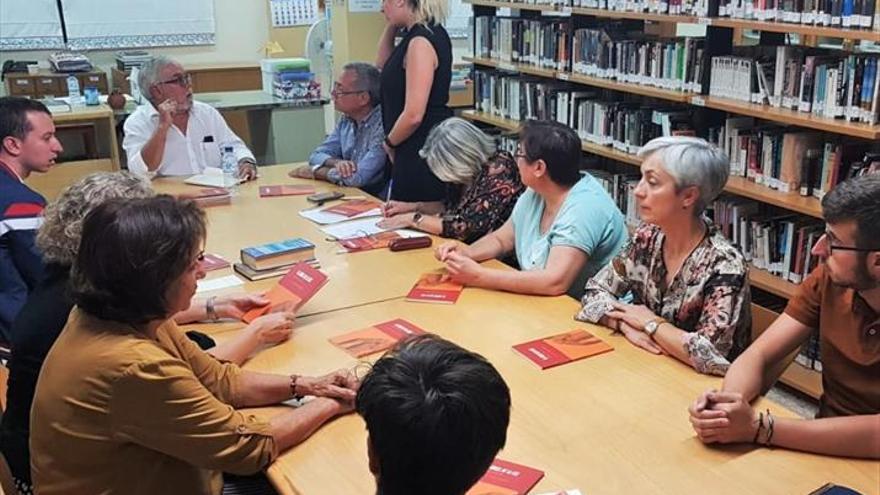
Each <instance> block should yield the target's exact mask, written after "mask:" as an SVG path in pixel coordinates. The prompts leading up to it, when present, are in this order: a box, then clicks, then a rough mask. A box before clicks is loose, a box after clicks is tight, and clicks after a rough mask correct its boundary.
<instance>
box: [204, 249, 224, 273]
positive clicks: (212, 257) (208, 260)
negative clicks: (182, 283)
mask: <svg viewBox="0 0 880 495" xmlns="http://www.w3.org/2000/svg"><path fill="white" fill-rule="evenodd" d="M228 266H229V262H228V261H226V259H225V258H223V257H222V256H220V255H219V254H211V253H205V259H203V260H202V270H205V271H206V272H210V271H213V270H220V269H221V268H226V267H228Z"/></svg>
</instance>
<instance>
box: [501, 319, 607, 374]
mask: <svg viewBox="0 0 880 495" xmlns="http://www.w3.org/2000/svg"><path fill="white" fill-rule="evenodd" d="M513 350H515V351H516V352H518V353H519V354H521V355H522V356H523V357H525V358H526V359H528V360H529V361H531V362H532V363H534V364H536V365H538V367H539V368H541V369H542V370H545V369H547V368H553V367H555V366H559V365H562V364H568V363H570V362H572V361H578V360H580V359H585V358H588V357H591V356H596V355H598V354H603V353H605V352H609V351H612V350H614V348H613V347H611V346H610V345H609V344H608V343H606V342H605V341H603V340H602V339H600V338H598V337H596V336H595V335H593V334H591V333H590V332H588V331H586V330H581V329H577V330H571V331H569V332H565V333H561V334H559V335H553V336H551V337H545V338H543V339H537V340H532V341H530V342H524V343H522V344H517V345H515V346H513Z"/></svg>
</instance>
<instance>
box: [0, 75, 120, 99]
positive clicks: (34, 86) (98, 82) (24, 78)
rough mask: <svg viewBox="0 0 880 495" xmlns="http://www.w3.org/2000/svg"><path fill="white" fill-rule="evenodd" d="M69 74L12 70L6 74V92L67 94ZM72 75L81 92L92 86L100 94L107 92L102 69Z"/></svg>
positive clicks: (105, 76) (42, 96)
mask: <svg viewBox="0 0 880 495" xmlns="http://www.w3.org/2000/svg"><path fill="white" fill-rule="evenodd" d="M69 75H70V74H67V73H63V72H51V71H48V70H41V71H40V72H38V73H37V74H28V73H24V72H13V73H10V74H6V93H7V94H8V95H10V96H28V97H31V98H44V97H46V96H67V77H68V76H69ZM73 75H75V76H76V78H77V79H78V80H79V88H80V91H81V92H82V91H83V90H85V88H87V87H90V86H93V87H95V88H97V89H98V92H100V93H101V94H107V93H108V92H109V88H110V86H109V85H108V84H107V74H105V73H104V72H102V71H91V72H80V73H74V74H73Z"/></svg>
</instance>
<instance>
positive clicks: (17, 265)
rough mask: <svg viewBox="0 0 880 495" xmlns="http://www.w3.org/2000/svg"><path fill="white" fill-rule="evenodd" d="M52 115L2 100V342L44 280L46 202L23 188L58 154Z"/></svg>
mask: <svg viewBox="0 0 880 495" xmlns="http://www.w3.org/2000/svg"><path fill="white" fill-rule="evenodd" d="M61 151H62V147H61V143H59V142H58V139H57V138H56V137H55V124H54V122H53V121H52V114H50V113H49V110H47V109H46V107H45V106H44V105H43V104H42V103H40V102H37V101H33V100H29V99H27V98H19V97H5V98H0V341H4V342H9V329H10V327H11V326H12V321H13V320H14V319H15V316H16V315H17V314H18V310H19V309H21V306H22V305H23V304H24V302H25V301H26V300H27V296H28V291H30V290H31V289H32V288H33V287H34V286H36V285H37V283H39V282H40V280H41V279H42V277H43V262H42V259H41V256H40V253H39V251H37V247H36V245H35V244H34V237H35V235H36V232H37V228H38V227H39V226H40V223H41V222H42V216H41V215H42V213H43V208H44V207H45V206H46V200H45V199H43V197H42V196H40V195H39V194H38V193H37V192H35V191H34V190H32V189H31V188H29V187H28V186H27V185H25V183H24V179H26V178H27V177H28V176H29V175H30V174H31V172H48V171H49V168H51V167H52V165H54V164H55V159H56V158H57V157H58V154H59V153H61Z"/></svg>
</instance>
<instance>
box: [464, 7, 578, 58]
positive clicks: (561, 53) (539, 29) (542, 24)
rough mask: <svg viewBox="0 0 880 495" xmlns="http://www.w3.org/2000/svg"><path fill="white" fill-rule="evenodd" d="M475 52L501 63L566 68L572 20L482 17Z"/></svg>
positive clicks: (476, 29) (475, 25) (475, 30)
mask: <svg viewBox="0 0 880 495" xmlns="http://www.w3.org/2000/svg"><path fill="white" fill-rule="evenodd" d="M474 27H475V29H474V40H473V45H472V48H473V53H474V55H475V56H477V57H482V58H491V59H494V60H498V61H500V62H516V63H520V64H526V65H532V66H535V67H541V68H547V69H553V70H567V69H568V60H569V58H570V56H569V54H568V50H569V46H570V43H569V41H570V36H571V23H570V22H568V21H559V20H542V19H521V18H515V17H497V16H480V17H477V18H475V19H474Z"/></svg>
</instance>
